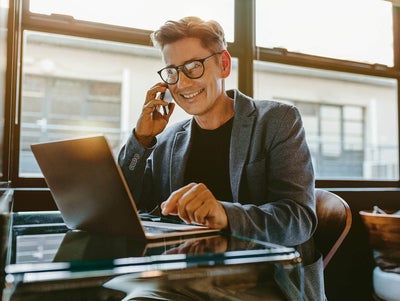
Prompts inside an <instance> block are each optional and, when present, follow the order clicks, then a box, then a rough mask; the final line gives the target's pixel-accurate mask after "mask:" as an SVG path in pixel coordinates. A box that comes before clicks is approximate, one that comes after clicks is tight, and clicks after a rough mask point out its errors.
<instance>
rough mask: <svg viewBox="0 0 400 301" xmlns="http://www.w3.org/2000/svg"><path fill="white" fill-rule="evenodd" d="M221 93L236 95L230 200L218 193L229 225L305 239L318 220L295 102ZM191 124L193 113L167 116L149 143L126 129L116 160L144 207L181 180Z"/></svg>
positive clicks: (254, 233)
mask: <svg viewBox="0 0 400 301" xmlns="http://www.w3.org/2000/svg"><path fill="white" fill-rule="evenodd" d="M227 93H228V95H229V96H230V97H232V98H234V101H235V104H234V108H235V115H234V121H233V128H232V135H231V147H230V161H229V173H230V183H231V190H232V196H233V203H231V202H226V201H224V200H220V201H221V202H222V204H223V206H224V208H225V210H226V213H227V216H228V220H229V228H230V231H231V233H234V234H237V235H243V236H246V237H251V238H257V239H263V240H266V241H270V242H273V243H278V244H283V245H287V246H294V245H299V244H301V243H303V242H305V241H307V240H308V239H309V238H310V237H311V236H312V234H313V232H314V230H315V228H316V223H317V219H316V213H315V199H314V170H313V166H312V162H311V156H310V152H309V148H308V146H307V143H306V140H305V131H304V128H303V124H302V120H301V116H300V114H299V112H298V110H297V109H296V108H295V107H293V106H289V105H286V104H282V103H279V102H274V101H257V100H253V99H251V98H249V97H247V96H246V95H244V94H242V93H240V92H239V91H237V90H230V91H227ZM191 131H192V120H186V121H182V122H179V123H176V124H173V125H171V126H169V127H167V128H166V129H165V130H164V132H162V133H161V134H160V135H159V136H158V137H157V143H156V144H155V145H154V147H152V148H150V149H146V148H144V147H142V146H141V145H140V144H139V143H138V141H137V140H136V138H135V136H134V135H133V134H131V135H130V137H129V138H128V141H127V143H126V144H125V145H124V146H123V148H122V149H121V151H120V154H119V158H118V160H119V164H120V166H121V168H122V171H123V173H124V175H125V178H126V180H127V183H128V185H129V188H130V189H131V191H132V194H133V197H134V199H135V202H136V204H137V206H138V208H140V209H142V210H146V211H150V210H152V209H153V208H154V207H156V206H157V205H159V204H161V202H163V201H165V200H166V199H167V198H168V196H169V195H170V194H171V192H173V191H174V190H176V189H178V188H180V187H182V186H183V180H184V172H185V166H186V161H187V158H188V154H189V150H190V145H191V141H190V138H191ZM204 155H205V156H212V155H213V154H204Z"/></svg>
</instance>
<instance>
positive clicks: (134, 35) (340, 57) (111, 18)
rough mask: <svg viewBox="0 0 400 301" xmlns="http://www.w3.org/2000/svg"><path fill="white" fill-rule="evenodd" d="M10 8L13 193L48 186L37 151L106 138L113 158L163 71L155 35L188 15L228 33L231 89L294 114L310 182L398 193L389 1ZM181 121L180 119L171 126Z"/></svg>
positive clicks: (19, 2)
mask: <svg viewBox="0 0 400 301" xmlns="http://www.w3.org/2000/svg"><path fill="white" fill-rule="evenodd" d="M0 1H1V0H0ZM1 3H2V2H0V4H1ZM10 3H11V4H12V7H11V8H10V9H11V10H12V11H13V12H14V15H13V18H14V19H15V20H16V21H15V23H13V24H11V25H12V27H11V28H9V29H8V32H10V33H13V34H12V35H10V37H12V43H10V46H11V47H10V49H11V50H12V52H11V53H12V55H13V56H12V57H11V58H8V62H7V64H8V65H9V66H8V67H7V68H9V69H10V72H8V74H9V76H10V82H11V83H12V84H10V85H11V86H12V87H11V91H12V93H11V94H10V95H8V97H6V98H5V99H11V101H12V102H11V103H10V104H6V106H5V107H6V109H7V110H9V112H8V111H7V112H5V117H6V118H5V127H6V131H7V129H8V128H11V130H12V131H13V137H12V138H13V139H9V140H10V141H11V142H8V139H7V137H5V139H4V142H5V147H4V149H1V151H3V150H4V151H5V152H6V153H5V155H4V156H3V158H5V160H6V162H5V163H4V167H3V171H4V170H6V171H7V172H5V173H4V174H3V179H5V180H10V179H11V180H12V181H13V185H15V186H16V187H27V186H29V185H33V186H45V183H44V181H42V180H43V179H42V177H41V174H40V172H39V169H38V166H37V165H36V162H35V160H34V159H33V157H32V153H31V152H30V147H29V146H30V144H32V143H35V142H40V141H47V140H53V139H62V138H67V137H72V136H76V135H86V134H92V133H103V134H104V135H106V137H107V138H108V140H109V141H110V142H111V144H112V147H113V150H114V153H115V154H116V153H117V152H118V151H119V149H120V147H121V144H122V143H123V142H124V141H125V139H126V137H127V135H129V134H130V132H131V130H132V127H133V126H134V124H135V122H136V120H137V118H138V117H139V113H140V111H141V107H142V105H143V101H144V97H145V93H146V91H147V89H148V87H151V86H152V85H153V84H154V83H155V82H158V81H160V79H159V77H158V75H157V73H156V71H157V70H159V69H161V68H162V67H164V65H163V62H162V61H161V56H160V53H159V51H158V50H156V49H154V48H153V47H152V46H151V42H150V39H149V34H150V32H151V31H152V30H154V29H155V28H158V27H159V26H160V25H161V24H162V23H164V22H165V21H166V20H168V19H177V18H181V17H183V16H187V15H198V16H199V17H202V18H204V19H216V20H217V21H219V22H220V23H221V24H222V26H223V27H224V29H225V31H226V35H227V40H228V42H229V45H228V50H229V51H230V53H231V55H232V56H233V70H232V73H231V75H230V77H229V78H228V80H227V82H226V88H227V89H230V88H239V89H240V90H241V91H242V92H244V93H245V94H248V95H250V96H253V97H254V98H256V99H271V100H277V101H282V102H287V103H291V104H293V105H295V106H297V107H298V108H299V110H300V112H301V114H302V117H303V121H304V126H305V130H306V137H307V140H308V143H309V146H310V149H311V152H312V159H313V162H314V166H315V169H316V175H317V180H321V181H326V183H333V184H332V185H340V186H342V187H343V186H346V185H349V186H352V185H353V186H354V185H360V183H361V185H367V184H366V183H369V186H371V185H376V184H378V186H379V185H387V186H393V185H396V186H399V183H400V181H399V164H400V163H399V133H398V129H399V116H398V112H399V97H400V96H399V92H398V88H399V87H398V85H399V80H400V61H399V58H400V47H398V45H399V43H400V41H399V39H400V38H399V37H400V35H399V33H400V29H399V27H400V8H399V7H395V6H392V4H391V3H390V2H389V1H383V0H339V1H334V2H329V3H328V2H326V1H318V0H306V1H301V2H298V1H294V0H282V1H271V0H249V1H242V0H221V1H211V0H205V1H202V2H199V3H191V4H190V5H188V4H187V1H185V0H171V1H169V2H168V5H165V2H164V1H162V0H149V1H144V2H143V3H142V2H140V3H138V2H136V1H130V0H115V1H112V2H111V1H96V0H87V1H77V0H70V1H63V0H30V1H24V0H16V1H13V2H10ZM3 5H4V4H3ZM14 5H15V7H17V8H18V9H15V7H14ZM1 7H2V6H0V8H1ZM154 7H157V8H160V9H155V10H154V9H153V8H154ZM19 8H21V10H19ZM94 8H95V9H94ZM161 8H162V9H161ZM7 9H8V8H7ZM19 11H20V12H21V14H19ZM104 11H106V12H107V13H104ZM150 11H151V12H152V13H151V17H149V12H150ZM19 18H20V19H19ZM0 20H4V18H0ZM11 23H12V22H11ZM19 24H20V25H19ZM0 26H3V27H4V24H0ZM253 29H254V30H255V31H254V32H252V31H251V30H253ZM2 33H3V31H1V32H0V39H2V40H3V41H5V39H4V34H3V36H2V35H1V34H2ZM253 38H254V39H253ZM1 45H4V43H3V44H1ZM0 59H1V58H0ZM1 67H2V65H1V61H0V68H1ZM2 74H4V72H3V73H2ZM0 76H1V74H0ZM7 105H9V108H8V106H7ZM187 117H188V116H187V115H186V114H185V113H184V112H183V111H182V110H180V109H179V108H176V110H175V112H174V115H173V120H171V122H175V121H178V120H182V119H184V118H187ZM14 138H15V139H14ZM7 143H8V144H10V146H8V145H7ZM11 149H17V150H19V152H16V153H15V152H11ZM11 156H12V158H11ZM31 180H32V181H31ZM36 180H39V181H36ZM332 180H333V182H332ZM339 180H340V181H341V182H339ZM31 183H33V184H31ZM38 183H39V184H38ZM354 183H355V184H354ZM362 183H364V184H362ZM371 183H373V184H371ZM382 183H383V184H382Z"/></svg>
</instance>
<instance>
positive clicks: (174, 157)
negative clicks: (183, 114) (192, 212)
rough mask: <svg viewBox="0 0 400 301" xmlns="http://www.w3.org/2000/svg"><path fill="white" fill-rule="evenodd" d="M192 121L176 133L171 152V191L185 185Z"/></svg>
mask: <svg viewBox="0 0 400 301" xmlns="http://www.w3.org/2000/svg"><path fill="white" fill-rule="evenodd" d="M191 125H192V121H190V122H188V123H186V124H185V125H184V126H183V131H181V132H177V133H176V134H175V138H174V143H173V145H172V153H171V166H170V171H171V187H170V189H171V191H175V190H177V189H179V188H181V187H182V186H183V180H184V176H185V169H186V162H187V159H188V154H189V152H188V151H189V145H190V137H191Z"/></svg>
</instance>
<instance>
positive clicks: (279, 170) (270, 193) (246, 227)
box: [222, 105, 317, 246]
mask: <svg viewBox="0 0 400 301" xmlns="http://www.w3.org/2000/svg"><path fill="white" fill-rule="evenodd" d="M260 115H262V114H260ZM257 124H258V127H257V126H256V130H255V134H254V135H253V137H254V138H252V140H253V141H251V145H253V148H259V149H261V151H258V152H257V156H255V157H258V158H257V162H250V163H247V165H246V167H245V176H244V178H245V179H244V180H243V181H242V182H244V183H242V184H241V185H244V186H245V189H244V191H246V193H241V194H240V199H239V200H238V202H234V203H230V202H222V204H223V206H224V208H225V210H226V212H227V216H228V221H229V228H230V232H231V233H234V234H237V235H243V236H245V237H251V238H256V239H261V240H266V241H269V242H272V243H277V244H282V245H286V246H295V245H299V244H301V243H303V242H305V241H307V240H308V239H309V238H310V237H311V236H312V234H313V232H314V231H315V228H316V224H317V219H316V213H315V197H314V170H313V166H312V161H311V155H310V151H309V148H308V146H307V143H306V137H305V131H304V128H303V123H302V120H301V116H300V113H299V112H298V110H297V109H296V108H295V107H293V106H288V105H280V106H276V107H274V108H273V109H272V111H271V110H270V111H269V112H268V118H261V117H259V120H257ZM257 129H258V130H257ZM257 131H258V132H257ZM260 141H262V142H260ZM253 152H254V150H253ZM260 153H261V154H263V156H264V157H261V158H259V157H260V156H261V155H260ZM250 156H251V155H250ZM246 177H247V178H246Z"/></svg>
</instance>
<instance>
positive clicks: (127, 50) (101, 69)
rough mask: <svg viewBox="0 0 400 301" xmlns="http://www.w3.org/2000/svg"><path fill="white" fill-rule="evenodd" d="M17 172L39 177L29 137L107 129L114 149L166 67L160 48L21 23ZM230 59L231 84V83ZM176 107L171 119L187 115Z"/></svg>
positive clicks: (61, 136)
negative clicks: (23, 26)
mask: <svg viewBox="0 0 400 301" xmlns="http://www.w3.org/2000/svg"><path fill="white" fill-rule="evenodd" d="M23 40H24V47H23V49H24V52H23V68H22V84H21V87H22V89H21V90H22V96H21V128H20V156H19V176H20V177H41V176H42V175H41V172H40V169H39V166H38V165H37V163H36V160H35V159H34V157H33V154H32V152H31V150H30V145H31V144H33V143H38V142H44V141H51V140H58V139H64V138H72V137H78V136H86V135H93V134H104V135H105V136H106V137H107V138H108V142H109V143H110V144H111V146H112V148H113V152H114V154H115V155H117V153H118V151H119V150H120V148H121V146H122V144H123V143H124V142H125V141H126V139H127V137H128V135H129V134H130V133H131V131H132V128H133V126H134V124H135V123H136V120H137V119H138V118H139V114H140V112H141V108H142V105H143V101H144V97H145V93H146V91H147V89H148V88H149V87H151V86H152V85H154V83H155V82H159V81H160V79H159V76H158V74H157V73H156V71H157V70H159V69H161V68H162V67H164V65H163V62H162V60H161V57H160V53H159V51H158V50H156V49H154V48H153V47H149V46H140V45H134V44H127V43H117V42H111V41H105V40H98V39H88V38H81V37H72V36H68V35H60V34H51V33H41V32H36V31H28V30H26V31H24V39H23ZM236 65H237V64H236V63H235V62H234V67H233V68H234V70H233V72H232V73H233V74H232V76H231V77H230V79H229V81H228V82H227V85H228V87H229V86H231V87H236V82H237V76H235V69H237V67H235V66H236ZM186 118H188V115H187V114H186V113H185V112H184V111H183V110H182V109H180V108H179V107H177V108H176V110H175V111H174V114H173V116H172V117H171V121H170V122H171V123H173V122H176V121H179V120H182V119H186Z"/></svg>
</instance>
